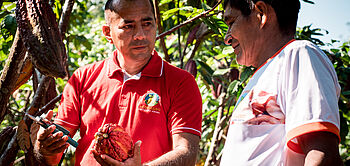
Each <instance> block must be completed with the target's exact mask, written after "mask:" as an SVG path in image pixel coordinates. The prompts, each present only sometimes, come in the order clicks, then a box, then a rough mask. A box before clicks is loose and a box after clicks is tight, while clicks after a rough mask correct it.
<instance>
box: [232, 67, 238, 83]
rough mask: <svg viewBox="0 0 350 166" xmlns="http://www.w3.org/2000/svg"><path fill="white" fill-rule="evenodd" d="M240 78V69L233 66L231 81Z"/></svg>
mask: <svg viewBox="0 0 350 166" xmlns="http://www.w3.org/2000/svg"><path fill="white" fill-rule="evenodd" d="M238 79H239V70H238V69H235V68H232V69H231V70H230V81H234V80H238Z"/></svg>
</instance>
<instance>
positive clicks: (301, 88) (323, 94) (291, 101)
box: [281, 41, 340, 152]
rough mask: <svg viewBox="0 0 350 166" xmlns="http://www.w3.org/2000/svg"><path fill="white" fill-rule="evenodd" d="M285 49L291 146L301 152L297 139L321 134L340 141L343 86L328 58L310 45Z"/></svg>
mask: <svg viewBox="0 0 350 166" xmlns="http://www.w3.org/2000/svg"><path fill="white" fill-rule="evenodd" d="M293 46H294V47H292V48H291V49H285V50H284V51H285V52H284V53H285V55H286V61H285V65H284V66H285V69H284V70H282V72H281V73H282V74H281V79H282V86H281V87H282V93H281V96H283V98H284V102H283V103H284V109H285V114H286V120H285V122H286V132H287V133H286V134H287V145H288V147H289V148H291V149H292V150H294V151H296V152H301V149H300V147H299V146H298V143H297V141H296V139H294V138H296V137H298V136H300V135H303V134H307V133H311V132H317V131H328V132H332V133H334V134H335V135H337V136H338V137H339V123H340V122H339V109H338V98H339V93H340V86H339V83H338V80H337V75H336V72H335V70H334V68H333V66H332V63H331V62H330V60H329V59H328V57H327V56H326V55H325V54H324V53H323V52H322V51H321V50H320V49H319V48H317V47H316V46H315V45H313V44H312V43H310V42H306V41H303V42H296V44H294V45H293Z"/></svg>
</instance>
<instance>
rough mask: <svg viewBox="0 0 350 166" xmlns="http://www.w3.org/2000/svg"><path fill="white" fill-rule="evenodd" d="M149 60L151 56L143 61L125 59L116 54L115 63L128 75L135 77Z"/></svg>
mask: <svg viewBox="0 0 350 166" xmlns="http://www.w3.org/2000/svg"><path fill="white" fill-rule="evenodd" d="M150 59H151V56H150V57H149V58H148V59H143V60H134V59H130V58H125V57H124V56H123V55H122V54H120V53H118V55H117V61H118V63H119V66H120V68H122V69H124V70H125V71H126V72H127V73H128V74H129V75H135V74H137V73H140V72H141V71H142V69H143V68H144V67H145V66H146V65H147V63H148V61H149V60H150Z"/></svg>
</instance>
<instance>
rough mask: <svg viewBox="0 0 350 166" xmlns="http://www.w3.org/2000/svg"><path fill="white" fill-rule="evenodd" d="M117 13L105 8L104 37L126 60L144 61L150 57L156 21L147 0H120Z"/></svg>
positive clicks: (154, 37)
mask: <svg viewBox="0 0 350 166" xmlns="http://www.w3.org/2000/svg"><path fill="white" fill-rule="evenodd" d="M117 6H118V10H117V11H118V13H115V12H113V11H110V10H107V11H105V14H106V19H107V20H106V21H107V22H108V24H109V26H104V27H103V33H104V34H105V36H106V38H107V39H108V40H109V41H110V42H111V43H113V44H114V45H115V47H116V48H117V50H118V51H119V53H121V54H122V55H123V56H124V59H126V60H134V61H145V60H148V59H149V58H150V57H151V53H152V51H153V49H154V44H155V39H156V28H157V27H156V23H155V18H154V14H153V12H152V8H151V4H150V3H149V1H148V0H135V1H131V2H130V1H124V0H121V1H120V3H119V4H118V5H117Z"/></svg>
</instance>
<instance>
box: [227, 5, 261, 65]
mask: <svg viewBox="0 0 350 166" xmlns="http://www.w3.org/2000/svg"><path fill="white" fill-rule="evenodd" d="M254 14H255V13H254V11H252V13H251V14H250V15H249V16H244V15H242V13H241V11H240V10H238V9H235V8H232V7H231V6H230V5H227V7H226V9H225V13H224V20H225V22H226V24H227V25H228V27H229V28H228V31H227V33H226V36H225V43H226V44H229V45H231V46H232V48H233V49H234V52H235V54H236V55H237V57H236V60H237V62H238V63H239V64H241V65H245V66H255V67H258V66H257V64H258V54H259V50H260V49H261V48H262V43H260V42H259V40H258V36H259V32H258V29H259V28H258V27H259V25H257V21H255V20H254V19H253V18H254V17H253V16H254Z"/></svg>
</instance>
